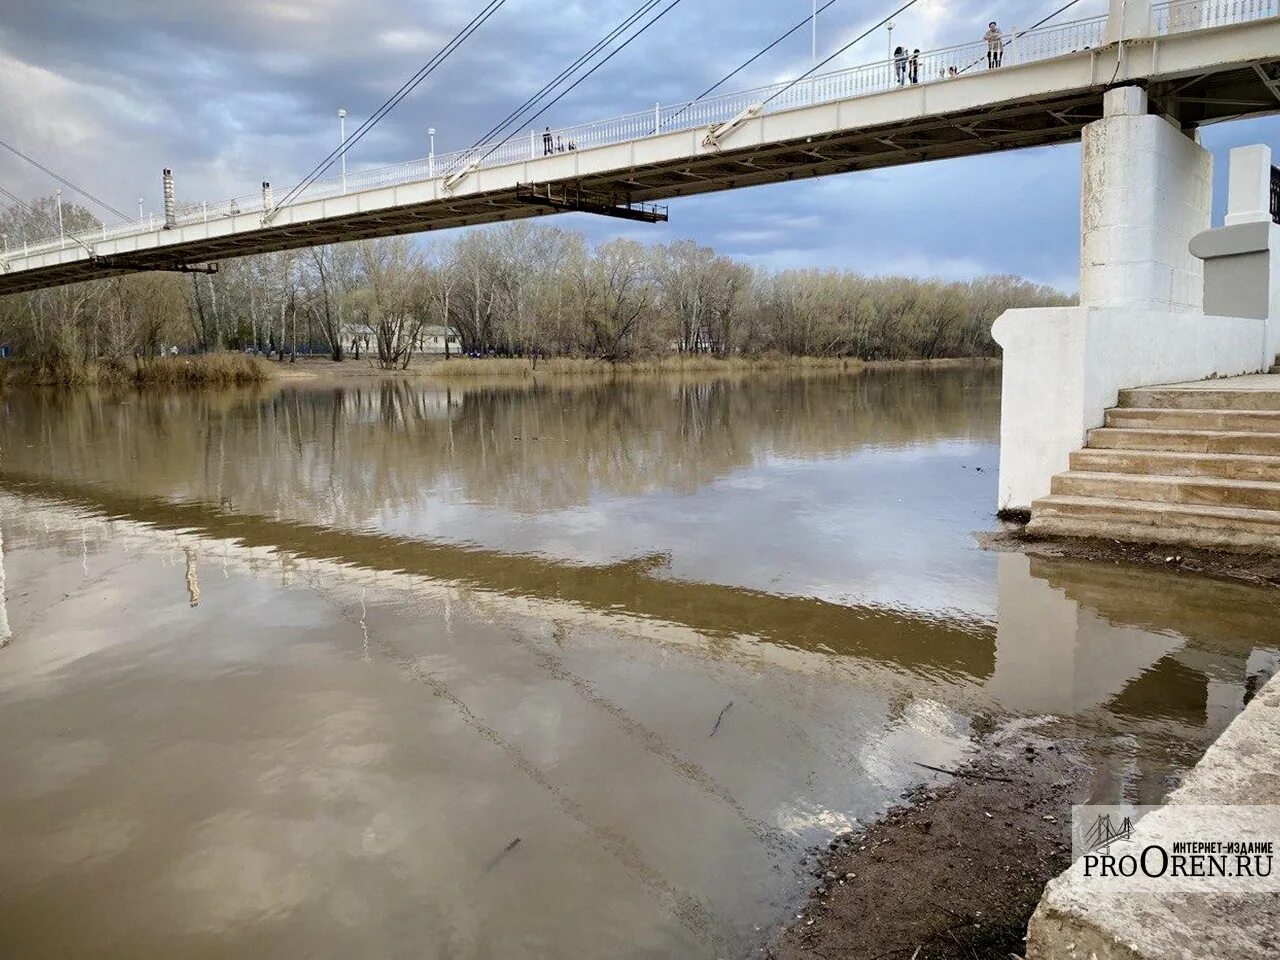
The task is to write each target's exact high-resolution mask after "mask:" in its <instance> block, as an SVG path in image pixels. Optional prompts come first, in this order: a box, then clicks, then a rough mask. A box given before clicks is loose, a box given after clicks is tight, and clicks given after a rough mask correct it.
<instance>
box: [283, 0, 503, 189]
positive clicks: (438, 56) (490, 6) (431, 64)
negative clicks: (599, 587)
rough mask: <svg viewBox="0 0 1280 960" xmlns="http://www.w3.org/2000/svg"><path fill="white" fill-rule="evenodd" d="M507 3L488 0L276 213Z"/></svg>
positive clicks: (316, 168)
mask: <svg viewBox="0 0 1280 960" xmlns="http://www.w3.org/2000/svg"><path fill="white" fill-rule="evenodd" d="M506 2H507V0H488V2H487V3H486V4H485V6H484V7H483V8H482V9H481V10H480V12H479V13H477V14H476V15H475V16H474V17H472V18H471V20H470V21H469V22H468V23H467V25H466V26H464V27H463V28H462V29H461V30H459V31H458V32H457V33H456V34H454V35H453V37H452V38H451V39H450V40H449V42H448V43H446V44H445V45H444V46H443V47H441V48H440V50H438V51H437V52H436V53H435V55H434V56H432V57H431V59H430V60H428V61H427V62H426V63H425V64H424V65H423V66H422V67H421V68H420V69H419V70H418V72H417V73H415V74H414V75H413V76H412V77H410V78H409V79H408V80H406V81H405V82H404V83H403V84H402V85H401V86H400V89H399V90H397V91H396V92H395V93H393V94H392V95H391V96H390V97H388V98H387V99H386V100H384V101H383V102H382V105H381V106H379V107H378V109H377V110H375V111H374V112H373V113H372V114H371V115H370V116H369V118H368V119H367V120H365V121H364V123H362V124H360V126H359V127H358V128H356V130H355V131H353V132H352V134H351V135H350V136H349V137H347V139H345V140H343V141H342V143H340V144H339V145H338V147H337V148H336V149H334V150H332V151H331V152H330V153H329V155H328V156H327V157H325V158H324V159H323V160H321V161H320V162H319V163H318V164H316V165H315V167H314V168H312V170H311V172H310V173H308V174H307V175H306V176H305V177H303V179H302V180H301V181H299V183H298V184H297V185H296V186H295V187H294V188H293V189H292V190H290V191H289V192H288V193H287V194H285V196H284V198H283V199H281V200H280V202H279V203H277V204H275V205H274V206H273V207H272V211H275V210H279V209H280V208H281V207H283V206H285V205H287V204H288V203H289V202H290V201H292V200H293V199H294V198H295V197H297V196H298V194H300V193H301V192H302V191H303V190H305V189H306V188H307V187H309V186H310V185H311V184H313V183H315V181H316V179H317V178H318V177H319V176H320V175H321V174H322V173H324V172H325V171H326V170H328V169H329V167H331V166H333V164H334V161H336V160H337V159H338V157H340V156H342V154H344V153H345V152H347V151H348V150H349V149H350V148H351V147H353V146H355V145H356V144H357V143H359V142H360V140H361V139H362V138H363V137H364V135H365V134H366V133H368V132H369V131H370V130H372V129H373V128H374V127H375V126H377V124H378V122H379V121H380V120H381V119H382V118H383V117H385V116H386V115H387V114H388V113H390V112H391V111H392V110H394V109H395V108H396V107H397V106H398V105H399V104H400V102H401V101H402V100H404V98H405V97H407V96H408V95H409V94H411V93H412V92H413V91H414V90H415V89H417V87H418V85H419V84H421V83H422V81H423V80H425V79H426V78H427V77H428V76H430V75H431V73H432V72H433V71H434V70H435V69H436V67H438V66H440V64H442V63H444V61H445V60H446V59H448V57H449V55H450V54H452V53H453V52H454V51H455V50H457V49H458V47H460V46H462V44H463V43H465V42H466V41H467V39H469V38H470V37H471V35H472V34H474V33H475V32H476V31H477V30H479V29H480V28H481V27H482V26H484V24H485V22H486V21H487V20H488V19H489V18H490V17H492V16H493V15H494V14H495V13H497V12H498V10H499V9H500V8H501V7H502V5H503V4H505V3H506Z"/></svg>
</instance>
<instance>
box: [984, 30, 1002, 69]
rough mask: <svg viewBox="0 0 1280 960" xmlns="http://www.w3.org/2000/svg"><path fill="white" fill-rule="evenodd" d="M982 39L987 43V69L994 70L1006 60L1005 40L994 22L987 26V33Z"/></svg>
mask: <svg viewBox="0 0 1280 960" xmlns="http://www.w3.org/2000/svg"><path fill="white" fill-rule="evenodd" d="M982 39H984V40H986V41H987V69H988V70H994V69H995V68H996V67H998V66H1000V61H1001V60H1003V59H1004V38H1003V37H1002V36H1001V35H1000V28H999V27H997V26H996V22H995V21H994V20H992V21H991V22H990V23H988V24H987V32H986V33H985V34H983V37H982Z"/></svg>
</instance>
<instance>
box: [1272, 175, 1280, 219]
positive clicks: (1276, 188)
mask: <svg viewBox="0 0 1280 960" xmlns="http://www.w3.org/2000/svg"><path fill="white" fill-rule="evenodd" d="M1271 222H1272V223H1280V167H1274V166H1273V167H1272V168H1271Z"/></svg>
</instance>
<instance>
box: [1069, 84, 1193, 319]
mask: <svg viewBox="0 0 1280 960" xmlns="http://www.w3.org/2000/svg"><path fill="white" fill-rule="evenodd" d="M1103 105H1104V106H1103V118H1102V119H1101V120H1097V121H1095V122H1094V123H1091V124H1089V125H1088V126H1087V127H1085V128H1084V133H1083V136H1082V138H1081V191H1080V194H1081V196H1080V221H1081V223H1080V227H1081V244H1080V304H1081V306H1086V307H1132V308H1138V309H1149V310H1169V311H1192V312H1199V311H1200V310H1201V309H1202V307H1203V302H1204V290H1203V287H1204V273H1203V264H1202V263H1201V261H1200V260H1199V259H1198V258H1196V257H1193V256H1192V255H1191V252H1190V250H1189V249H1188V245H1189V243H1190V241H1191V238H1192V237H1193V236H1195V235H1196V234H1197V233H1200V232H1201V231H1203V230H1205V229H1207V228H1208V226H1209V216H1210V207H1211V202H1212V198H1213V158H1212V156H1211V155H1210V154H1209V152H1208V151H1207V150H1205V149H1204V148H1203V147H1201V146H1200V145H1199V144H1198V143H1196V142H1195V140H1193V139H1191V138H1190V137H1188V136H1186V135H1185V134H1183V133H1182V131H1181V130H1179V129H1178V128H1177V127H1176V126H1174V125H1173V124H1171V123H1170V122H1169V121H1168V120H1166V119H1164V118H1163V117H1157V116H1153V115H1151V114H1149V113H1148V112H1147V94H1146V91H1144V90H1142V89H1141V88H1140V87H1117V88H1116V89H1114V90H1108V91H1107V92H1106V93H1105V94H1104V96H1103Z"/></svg>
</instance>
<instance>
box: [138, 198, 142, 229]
mask: <svg viewBox="0 0 1280 960" xmlns="http://www.w3.org/2000/svg"><path fill="white" fill-rule="evenodd" d="M138 222H139V223H141V222H142V198H141V197H139V198H138Z"/></svg>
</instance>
